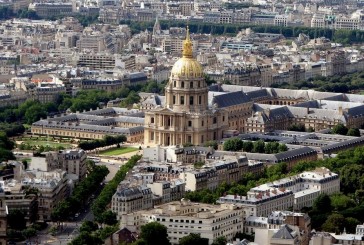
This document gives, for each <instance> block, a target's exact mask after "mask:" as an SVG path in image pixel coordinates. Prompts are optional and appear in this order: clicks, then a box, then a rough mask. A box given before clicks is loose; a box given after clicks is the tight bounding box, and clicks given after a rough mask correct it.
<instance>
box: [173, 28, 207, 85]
mask: <svg viewBox="0 0 364 245" xmlns="http://www.w3.org/2000/svg"><path fill="white" fill-rule="evenodd" d="M171 75H172V77H173V76H183V77H187V78H199V77H202V76H203V69H202V66H201V64H200V63H199V62H198V61H197V60H195V59H194V58H193V52H192V42H191V39H190V32H189V30H188V28H187V35H186V40H184V41H183V51H182V58H180V59H179V60H177V62H176V63H175V64H174V65H173V68H172V71H171Z"/></svg>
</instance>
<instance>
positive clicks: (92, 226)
mask: <svg viewBox="0 0 364 245" xmlns="http://www.w3.org/2000/svg"><path fill="white" fill-rule="evenodd" d="M98 228H99V226H98V225H97V223H95V222H93V221H89V220H86V221H84V222H83V223H82V225H81V227H80V232H88V233H91V232H93V231H96V230H97V229H98Z"/></svg>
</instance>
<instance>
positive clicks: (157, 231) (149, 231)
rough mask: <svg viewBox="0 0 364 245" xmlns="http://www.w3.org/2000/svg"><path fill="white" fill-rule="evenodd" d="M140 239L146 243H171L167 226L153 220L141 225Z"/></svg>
mask: <svg viewBox="0 0 364 245" xmlns="http://www.w3.org/2000/svg"><path fill="white" fill-rule="evenodd" d="M140 239H141V240H143V241H144V242H145V244H146V245H170V242H169V240H168V234H167V227H165V226H164V225H162V224H160V223H158V222H151V223H148V224H146V225H143V226H142V227H141V232H140Z"/></svg>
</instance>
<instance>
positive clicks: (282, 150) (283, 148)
mask: <svg viewBox="0 0 364 245" xmlns="http://www.w3.org/2000/svg"><path fill="white" fill-rule="evenodd" d="M287 150H288V147H287V146H286V145H285V144H279V146H278V151H279V152H285V151H287Z"/></svg>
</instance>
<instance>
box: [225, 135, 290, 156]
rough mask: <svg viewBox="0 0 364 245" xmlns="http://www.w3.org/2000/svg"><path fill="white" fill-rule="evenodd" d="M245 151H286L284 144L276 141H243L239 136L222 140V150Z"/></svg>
mask: <svg viewBox="0 0 364 245" xmlns="http://www.w3.org/2000/svg"><path fill="white" fill-rule="evenodd" d="M241 150H243V151H245V152H256V153H266V154H274V153H279V152H284V151H287V146H286V145H285V144H280V143H278V142H267V143H265V142H264V141H263V140H257V141H253V142H252V141H248V140H247V141H243V140H241V139H239V138H231V139H228V140H226V141H225V142H224V151H241Z"/></svg>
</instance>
